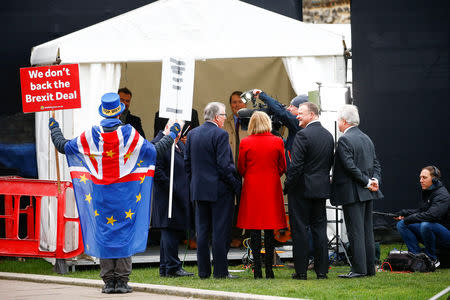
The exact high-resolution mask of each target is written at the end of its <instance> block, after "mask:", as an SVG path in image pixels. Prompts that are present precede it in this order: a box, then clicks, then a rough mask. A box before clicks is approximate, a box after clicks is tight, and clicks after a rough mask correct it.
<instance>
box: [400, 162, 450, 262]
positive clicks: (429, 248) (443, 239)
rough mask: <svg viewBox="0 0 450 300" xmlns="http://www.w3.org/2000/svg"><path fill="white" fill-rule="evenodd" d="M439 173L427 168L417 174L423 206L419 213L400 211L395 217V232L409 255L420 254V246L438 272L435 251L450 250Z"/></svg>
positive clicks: (449, 201)
mask: <svg viewBox="0 0 450 300" xmlns="http://www.w3.org/2000/svg"><path fill="white" fill-rule="evenodd" d="M440 177H441V172H440V171H439V169H438V168H436V167H435V166H427V167H424V168H423V169H422V171H421V172H420V185H421V187H422V201H423V202H422V206H421V207H420V208H419V209H402V210H401V211H399V212H398V215H399V217H397V219H398V220H400V222H398V223H397V230H398V232H399V233H400V235H401V236H402V238H403V241H404V242H405V244H406V246H407V247H408V251H409V252H412V253H414V254H419V253H420V252H421V249H420V247H419V242H420V243H423V244H424V245H425V254H427V255H428V256H429V257H430V258H431V260H432V261H433V263H434V266H435V267H436V268H437V267H438V266H439V265H440V262H439V260H438V258H437V256H436V247H437V246H439V247H443V248H450V214H449V207H450V195H449V193H448V191H447V189H446V188H445V187H444V185H443V184H442V182H441V181H440V180H439V179H440Z"/></svg>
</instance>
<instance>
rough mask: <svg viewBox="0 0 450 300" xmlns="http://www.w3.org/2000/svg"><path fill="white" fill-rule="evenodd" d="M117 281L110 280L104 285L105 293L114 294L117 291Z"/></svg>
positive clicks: (103, 291)
mask: <svg viewBox="0 0 450 300" xmlns="http://www.w3.org/2000/svg"><path fill="white" fill-rule="evenodd" d="M115 291H116V289H115V282H114V280H109V281H107V282H106V283H105V285H104V286H103V287H102V293H105V294H113V293H115Z"/></svg>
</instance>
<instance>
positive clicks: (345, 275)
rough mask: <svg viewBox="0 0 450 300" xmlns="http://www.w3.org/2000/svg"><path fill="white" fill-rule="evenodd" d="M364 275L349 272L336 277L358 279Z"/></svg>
mask: <svg viewBox="0 0 450 300" xmlns="http://www.w3.org/2000/svg"><path fill="white" fill-rule="evenodd" d="M364 276H366V274H360V273H355V272H349V273H348V274H341V275H339V276H338V277H339V278H358V277H364Z"/></svg>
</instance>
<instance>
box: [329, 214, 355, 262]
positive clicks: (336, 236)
mask: <svg viewBox="0 0 450 300" xmlns="http://www.w3.org/2000/svg"><path fill="white" fill-rule="evenodd" d="M326 208H329V209H334V211H335V220H328V223H334V224H335V226H336V232H335V234H334V236H333V238H332V239H331V240H330V241H329V242H328V249H330V248H331V245H332V244H333V241H335V244H336V248H335V250H334V251H335V255H336V259H337V257H338V254H339V246H341V247H342V250H343V251H344V255H345V258H346V260H347V262H348V264H349V265H350V267H351V266H352V263H351V262H350V259H349V258H348V254H347V250H345V247H344V243H343V242H342V238H341V236H340V235H339V227H338V224H339V223H342V222H343V220H342V219H339V210H342V208H338V207H337V206H327V207H326Z"/></svg>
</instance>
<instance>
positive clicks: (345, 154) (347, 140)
mask: <svg viewBox="0 0 450 300" xmlns="http://www.w3.org/2000/svg"><path fill="white" fill-rule="evenodd" d="M358 125H359V114H358V109H357V108H356V106H354V105H344V106H343V107H342V108H341V109H340V110H339V111H338V127H339V131H341V132H343V133H344V134H343V135H342V136H341V137H340V138H339V141H338V144H337V146H336V154H335V160H334V166H333V180H332V186H331V188H332V189H331V204H333V205H336V206H337V205H342V208H343V210H344V220H345V226H346V228H347V236H348V240H349V242H350V247H351V253H352V261H351V262H352V266H351V271H350V273H348V274H345V275H339V277H341V278H355V277H362V276H374V275H375V245H374V237H373V218H372V211H373V200H375V199H380V198H382V197H383V194H382V193H381V191H380V190H379V182H380V181H381V167H380V163H379V162H378V160H377V156H376V154H375V147H374V145H373V142H372V140H371V139H370V138H369V137H368V136H367V135H366V134H364V133H363V132H362V131H361V130H359V128H358V127H357V126H358Z"/></svg>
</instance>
